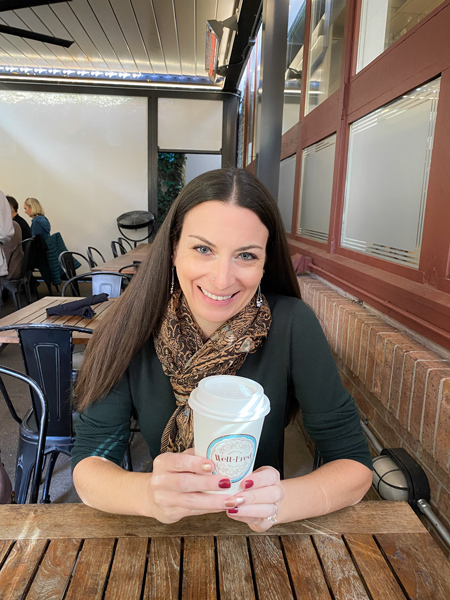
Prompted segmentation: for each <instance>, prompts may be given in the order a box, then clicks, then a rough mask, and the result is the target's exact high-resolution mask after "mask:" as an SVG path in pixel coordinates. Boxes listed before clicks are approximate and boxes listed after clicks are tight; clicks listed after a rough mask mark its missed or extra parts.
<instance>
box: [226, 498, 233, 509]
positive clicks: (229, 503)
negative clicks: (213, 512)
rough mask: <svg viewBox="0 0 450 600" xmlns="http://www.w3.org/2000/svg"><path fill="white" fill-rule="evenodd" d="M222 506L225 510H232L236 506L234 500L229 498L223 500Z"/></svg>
mask: <svg viewBox="0 0 450 600" xmlns="http://www.w3.org/2000/svg"><path fill="white" fill-rule="evenodd" d="M224 505H225V506H226V507H227V508H234V507H235V506H236V501H235V499H234V498H230V499H229V500H225V502H224Z"/></svg>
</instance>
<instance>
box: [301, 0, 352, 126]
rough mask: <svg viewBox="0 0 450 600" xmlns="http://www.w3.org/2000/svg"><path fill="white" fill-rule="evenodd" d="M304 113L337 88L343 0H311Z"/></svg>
mask: <svg viewBox="0 0 450 600" xmlns="http://www.w3.org/2000/svg"><path fill="white" fill-rule="evenodd" d="M311 9H312V10H311V28H310V40H309V57H308V65H309V66H308V86H307V88H308V96H307V98H306V106H305V113H306V114H308V113H309V112H311V111H312V110H313V109H314V108H315V107H316V106H319V104H321V103H322V102H323V101H324V100H326V99H327V98H328V97H329V96H331V94H333V93H334V92H336V91H337V90H338V89H339V85H340V81H341V64H342V52H343V47H344V27H345V11H346V1H345V0H313V2H312V7H311Z"/></svg>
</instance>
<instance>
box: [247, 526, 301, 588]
mask: <svg viewBox="0 0 450 600" xmlns="http://www.w3.org/2000/svg"><path fill="white" fill-rule="evenodd" d="M250 549H251V553H252V561H253V571H254V574H255V581H256V589H257V591H258V596H259V598H264V600H272V599H273V600H277V599H279V598H283V599H284V600H290V599H292V600H293V598H294V596H293V594H292V588H291V584H290V582H289V575H288V573H287V569H286V563H285V562H284V557H283V552H282V550H281V546H280V541H279V539H278V537H276V536H274V535H264V536H261V537H251V538H250Z"/></svg>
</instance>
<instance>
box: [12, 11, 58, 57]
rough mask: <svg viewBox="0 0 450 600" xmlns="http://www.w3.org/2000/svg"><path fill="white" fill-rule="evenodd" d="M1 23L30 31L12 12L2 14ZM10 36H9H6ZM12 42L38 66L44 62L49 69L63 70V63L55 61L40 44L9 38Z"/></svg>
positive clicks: (13, 37) (52, 55)
mask: <svg viewBox="0 0 450 600" xmlns="http://www.w3.org/2000/svg"><path fill="white" fill-rule="evenodd" d="M0 14H1V17H0V19H1V20H0V22H1V23H2V24H4V25H10V26H11V27H19V28H23V29H28V28H27V26H26V25H25V24H24V22H23V21H21V20H20V19H19V17H18V16H17V15H16V14H15V13H14V12H12V11H6V12H4V13H0ZM6 35H8V34H6ZM8 37H9V40H10V42H11V43H12V44H13V45H14V46H16V47H17V48H18V49H19V50H20V51H21V52H23V53H24V54H25V55H28V56H30V58H31V59H32V60H33V61H34V62H35V63H37V64H40V63H41V62H43V63H44V64H45V66H46V67H47V68H48V67H56V68H61V63H60V62H59V61H56V60H55V55H54V54H52V53H51V52H50V51H49V50H48V48H47V47H46V46H45V45H44V44H42V43H39V42H35V41H34V40H26V41H25V40H24V39H23V38H17V37H15V36H8ZM27 66H28V65H27Z"/></svg>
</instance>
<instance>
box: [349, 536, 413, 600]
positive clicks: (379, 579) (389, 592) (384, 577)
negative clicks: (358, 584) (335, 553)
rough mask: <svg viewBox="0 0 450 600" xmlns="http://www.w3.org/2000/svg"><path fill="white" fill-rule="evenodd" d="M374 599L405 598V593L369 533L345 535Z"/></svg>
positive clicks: (400, 599)
mask: <svg viewBox="0 0 450 600" xmlns="http://www.w3.org/2000/svg"><path fill="white" fill-rule="evenodd" d="M344 537H345V540H346V542H347V544H348V546H349V548H350V551H351V553H352V555H353V558H354V560H355V562H356V564H357V565H358V569H359V570H360V572H361V575H362V576H363V578H364V581H365V582H366V585H367V587H368V589H369V592H370V593H371V594H372V598H373V600H386V598H389V600H405V595H404V593H403V591H402V590H401V588H400V586H399V584H398V583H397V580H396V579H395V577H394V575H393V573H392V571H391V569H390V567H389V565H388V564H387V563H386V561H385V559H384V557H383V555H382V553H381V552H380V549H379V548H378V546H377V544H376V543H375V540H374V539H373V537H372V536H371V535H369V534H368V533H366V534H349V535H346V536H344Z"/></svg>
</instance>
